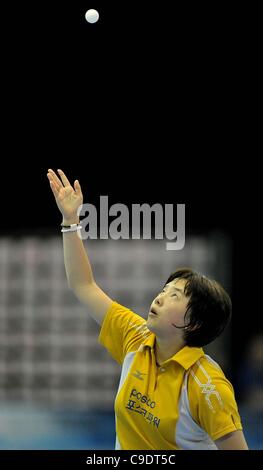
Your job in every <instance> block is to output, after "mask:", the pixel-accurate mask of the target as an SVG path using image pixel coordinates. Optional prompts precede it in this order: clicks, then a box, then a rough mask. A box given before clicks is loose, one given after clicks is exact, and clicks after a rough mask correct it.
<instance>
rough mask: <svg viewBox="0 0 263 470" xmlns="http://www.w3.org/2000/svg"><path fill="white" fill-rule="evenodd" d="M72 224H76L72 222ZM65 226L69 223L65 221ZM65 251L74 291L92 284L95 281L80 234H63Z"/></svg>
mask: <svg viewBox="0 0 263 470" xmlns="http://www.w3.org/2000/svg"><path fill="white" fill-rule="evenodd" d="M71 223H74V222H72V221H71ZM63 224H64V225H68V224H69V222H68V221H67V222H66V223H65V221H63ZM63 251H64V263H65V269H66V275H67V280H68V285H69V287H71V288H72V289H74V288H75V287H78V286H81V285H86V286H88V285H89V284H91V283H92V282H93V281H94V278H93V274H92V268H91V265H90V262H89V258H88V255H87V252H86V250H85V247H84V244H83V241H82V240H81V238H80V237H79V233H78V232H65V233H63Z"/></svg>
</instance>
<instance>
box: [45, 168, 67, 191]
mask: <svg viewBox="0 0 263 470" xmlns="http://www.w3.org/2000/svg"><path fill="white" fill-rule="evenodd" d="M54 175H55V173H54V172H51V170H48V174H47V177H48V179H49V182H50V186H52V188H54V189H56V192H57V193H58V192H59V190H60V189H62V188H63V185H62V183H61V181H60V180H59V179H58V177H57V176H56V175H55V176H56V178H55V176H54ZM51 183H52V184H51Z"/></svg>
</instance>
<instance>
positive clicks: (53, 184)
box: [49, 180, 59, 198]
mask: <svg viewBox="0 0 263 470" xmlns="http://www.w3.org/2000/svg"><path fill="white" fill-rule="evenodd" d="M49 182H50V187H51V189H52V192H53V194H54V196H55V198H57V197H58V194H59V191H58V190H57V188H56V186H55V183H54V182H53V181H50V180H49Z"/></svg>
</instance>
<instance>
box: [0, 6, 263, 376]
mask: <svg viewBox="0 0 263 470" xmlns="http://www.w3.org/2000/svg"><path fill="white" fill-rule="evenodd" d="M89 8H97V9H98V11H99V13H100V19H99V21H98V23H96V24H88V23H87V22H86V20H85V17H84V15H85V12H86V10H87V9H89ZM245 14H246V12H245V11H244V10H242V7H240V6H239V10H237V9H236V10H235V11H231V9H230V7H229V6H227V7H226V6H221V5H219V4H217V5H216V6H213V7H212V6H211V5H210V6H202V5H200V4H198V5H190V4H189V3H187V4H186V5H184V6H182V5H180V6H176V7H172V6H170V5H168V4H165V5H162V4H161V3H160V2H136V1H125V2H121V1H111V2H109V1H98V0H93V1H88V0H85V1H84V0H82V1H77V2H73V1H72V2H69V1H66V2H65V1H58V0H57V1H52V2H51V1H46V2H37V3H36V2H29V1H28V2H11V3H10V4H9V6H8V7H7V9H6V10H5V14H3V17H2V23H3V30H4V38H3V45H4V48H3V59H2V60H3V67H2V102H3V106H2V158H1V160H2V178H1V179H2V216H1V231H2V234H10V235H11V236H17V235H21V234H22V235H24V234H35V233H37V234H39V233H43V234H44V233H46V232H47V231H50V232H51V233H54V234H55V233H57V230H58V224H59V223H60V216H59V213H58V211H57V209H56V207H55V205H54V203H53V196H52V194H51V192H50V189H49V185H48V181H47V179H46V172H47V169H48V168H50V167H51V168H53V169H56V168H62V169H63V170H64V171H65V172H66V174H67V175H68V176H69V178H70V179H72V180H74V179H76V178H78V179H79V180H80V183H81V184H82V187H83V192H84V198H85V201H86V202H92V203H95V204H96V202H97V201H98V198H99V195H108V196H109V203H110V204H113V203H115V202H122V203H124V204H125V203H126V204H132V203H143V202H147V203H149V204H153V203H155V202H159V203H162V204H165V203H173V204H177V203H185V204H186V235H187V233H191V232H198V233H207V231H210V230H214V229H219V230H221V231H224V232H226V233H227V234H228V235H229V236H230V237H231V239H232V240H233V292H232V298H233V303H234V318H233V328H232V360H233V364H234V365H237V364H238V363H240V361H241V360H242V356H243V354H244V351H245V348H246V344H247V342H248V340H249V338H250V336H251V335H252V334H253V332H255V331H258V329H259V328H260V327H261V326H262V315H261V312H260V311H259V307H258V305H257V302H258V291H259V287H260V284H259V281H258V280H257V279H258V278H257V276H256V274H255V271H256V268H255V266H256V264H257V262H258V261H257V260H258V256H259V253H260V243H259V242H260V240H259V236H258V235H257V233H258V231H257V225H258V216H257V215H256V209H255V205H256V203H257V202H258V197H257V196H255V190H256V189H257V185H256V183H255V174H256V173H257V171H256V170H255V164H254V161H253V159H254V156H255V152H254V146H255V143H254V133H255V132H256V131H257V126H258V125H257V124H256V122H255V125H254V127H253V129H252V125H251V122H252V118H253V111H252V109H251V102H253V99H254V97H253V93H254V88H253V87H252V86H251V82H249V78H250V73H249V72H248V71H251V73H253V71H254V70H255V67H257V66H256V64H255V61H254V55H253V49H252V48H251V47H250V46H251V34H250V30H249V28H248V25H249V19H248V18H246V20H245ZM249 41H250V42H249ZM255 75H256V74H255ZM252 81H253V80H252ZM248 288H249V291H248ZM233 370H235V368H234V369H233Z"/></svg>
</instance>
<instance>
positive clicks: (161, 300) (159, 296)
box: [154, 295, 163, 306]
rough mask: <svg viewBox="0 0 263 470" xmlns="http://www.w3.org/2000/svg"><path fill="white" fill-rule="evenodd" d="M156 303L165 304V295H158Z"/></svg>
mask: <svg viewBox="0 0 263 470" xmlns="http://www.w3.org/2000/svg"><path fill="white" fill-rule="evenodd" d="M154 303H155V304H157V305H159V306H161V305H163V296H161V295H158V297H156V299H155V301H154Z"/></svg>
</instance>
